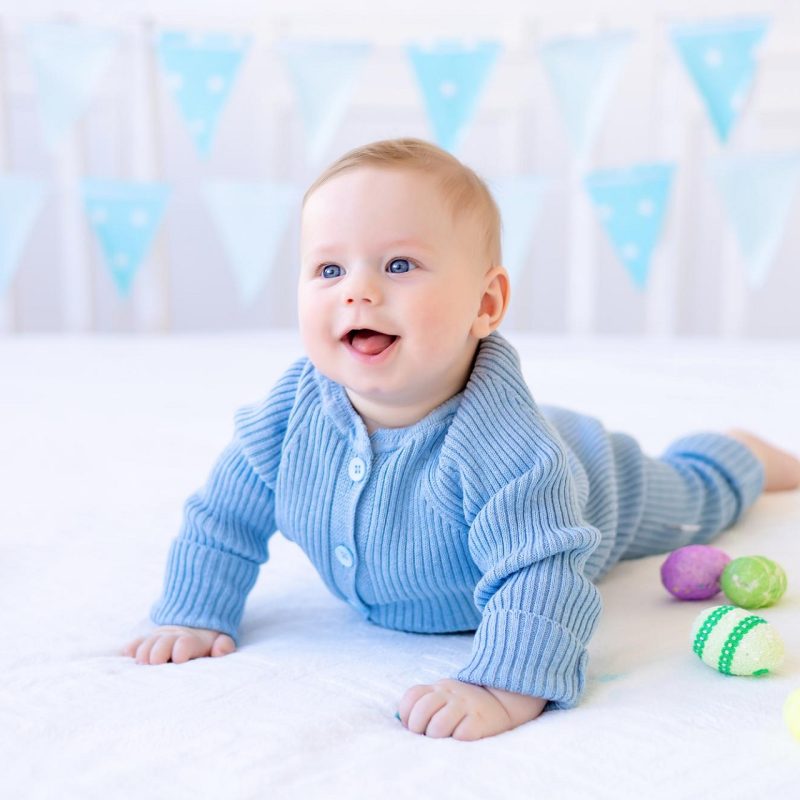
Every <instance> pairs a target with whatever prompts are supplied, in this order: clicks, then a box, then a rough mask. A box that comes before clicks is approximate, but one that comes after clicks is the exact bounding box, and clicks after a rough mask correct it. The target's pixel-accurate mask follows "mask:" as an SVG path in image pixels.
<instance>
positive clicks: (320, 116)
mask: <svg viewBox="0 0 800 800" xmlns="http://www.w3.org/2000/svg"><path fill="white" fill-rule="evenodd" d="M276 49H277V51H278V53H279V54H280V55H281V56H282V58H283V60H284V63H285V65H286V69H287V70H288V72H289V75H290V77H291V80H292V83H293V84H294V89H295V92H296V93H297V98H298V101H299V103H300V112H301V114H302V117H303V122H304V123H305V134H306V143H307V153H308V161H309V163H310V164H316V163H318V162H319V161H320V159H321V158H322V157H323V155H324V154H325V151H326V149H327V148H328V145H329V144H330V142H331V140H332V139H333V136H334V134H335V133H336V131H337V130H338V128H339V125H340V124H341V121H342V118H343V117H344V114H345V111H346V110H347V106H348V105H349V103H350V98H351V97H352V95H353V92H354V91H355V88H356V84H357V80H358V78H359V76H360V72H361V69H362V67H363V65H364V62H365V61H366V58H367V56H368V55H369V53H370V51H371V50H372V46H371V45H370V44H369V43H367V42H353V43H347V42H325V41H283V42H279V43H278V44H277V45H276Z"/></svg>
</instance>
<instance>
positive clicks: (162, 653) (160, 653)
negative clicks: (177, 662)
mask: <svg viewBox="0 0 800 800" xmlns="http://www.w3.org/2000/svg"><path fill="white" fill-rule="evenodd" d="M176 638H177V637H176V636H159V637H158V639H156V641H155V643H154V644H153V647H152V649H151V650H150V663H151V664H166V663H167V661H169V660H170V658H172V646H173V644H174V643H175V639H176Z"/></svg>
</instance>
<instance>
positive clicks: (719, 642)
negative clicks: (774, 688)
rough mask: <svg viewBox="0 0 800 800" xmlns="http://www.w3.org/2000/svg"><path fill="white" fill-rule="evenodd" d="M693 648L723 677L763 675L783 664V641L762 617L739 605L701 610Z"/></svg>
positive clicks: (693, 634) (696, 625)
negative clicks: (737, 606) (738, 606)
mask: <svg viewBox="0 0 800 800" xmlns="http://www.w3.org/2000/svg"><path fill="white" fill-rule="evenodd" d="M692 649H693V650H694V652H695V653H697V655H698V656H699V657H700V658H701V659H702V660H703V661H704V662H705V663H706V664H708V666H709V667H713V668H714V669H716V670H718V671H719V672H721V673H723V674H724V675H764V674H766V673H767V672H769V671H770V670H774V669H775V668H776V667H778V666H780V664H781V663H782V662H783V650H784V648H783V640H782V639H781V637H780V635H779V634H778V632H777V631H776V630H775V628H773V627H772V625H770V624H769V623H768V622H767V621H766V620H765V619H764V618H763V617H759V616H756V615H755V614H749V613H748V612H747V611H744V610H742V609H741V608H736V606H712V607H711V608H707V609H706V610H705V611H701V612H700V614H699V615H698V617H697V619H696V620H695V621H694V627H693V628H692Z"/></svg>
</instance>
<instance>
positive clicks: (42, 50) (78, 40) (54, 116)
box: [25, 22, 120, 151]
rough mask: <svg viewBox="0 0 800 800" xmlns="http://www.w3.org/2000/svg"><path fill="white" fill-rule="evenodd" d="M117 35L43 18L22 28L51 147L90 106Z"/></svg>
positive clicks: (41, 113)
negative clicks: (48, 20) (42, 20)
mask: <svg viewBox="0 0 800 800" xmlns="http://www.w3.org/2000/svg"><path fill="white" fill-rule="evenodd" d="M119 39H120V37H119V34H117V33H116V32H114V31H111V30H105V29H101V28H95V27H91V26H89V25H82V24H81V25H78V24H74V23H66V22H44V23H38V24H33V25H29V26H28V27H27V28H26V31H25V44H26V46H27V51H28V56H29V58H30V61H31V65H32V67H33V74H34V77H35V80H36V86H37V94H38V101H39V115H40V119H41V124H42V132H43V136H44V142H45V145H46V147H47V148H48V149H49V150H51V151H52V150H55V149H57V148H58V147H59V146H60V145H61V143H62V142H63V140H64V139H65V137H66V136H67V134H68V133H69V132H70V131H71V129H72V127H73V126H74V125H75V123H76V122H77V121H78V119H79V118H80V117H81V115H82V114H83V113H84V111H85V110H86V109H87V107H88V106H89V103H90V102H91V100H92V97H93V95H94V93H95V92H96V90H97V87H98V84H99V83H100V80H101V78H102V77H103V73H104V72H105V71H106V70H107V69H108V67H109V65H110V64H111V60H112V58H113V57H114V55H115V52H116V50H117V47H118V45H119Z"/></svg>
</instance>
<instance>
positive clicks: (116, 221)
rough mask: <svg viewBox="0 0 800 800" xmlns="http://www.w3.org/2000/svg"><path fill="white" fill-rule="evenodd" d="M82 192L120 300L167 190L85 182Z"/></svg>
mask: <svg viewBox="0 0 800 800" xmlns="http://www.w3.org/2000/svg"><path fill="white" fill-rule="evenodd" d="M82 192H83V202H84V205H85V207H86V213H87V215H88V217H89V223H90V225H91V227H92V229H93V230H94V232H95V234H96V235H97V239H98V241H99V242H100V246H101V249H102V252H103V256H104V258H105V262H106V266H107V267H108V271H109V273H110V275H111V278H112V280H113V281H114V284H115V285H116V287H117V291H118V292H119V294H120V296H121V297H127V296H128V295H129V294H130V290H131V285H132V283H133V279H134V278H135V277H136V273H137V272H138V271H139V267H140V266H141V264H142V261H143V260H144V258H145V256H146V255H147V252H148V250H149V248H150V244H151V242H152V240H153V237H154V236H155V233H156V230H157V228H158V226H159V224H160V222H161V217H162V216H163V214H164V208H165V207H166V203H167V197H168V195H169V189H168V187H167V186H166V185H164V184H161V183H134V182H126V181H108V180H98V179H93V178H87V179H85V180H84V181H83V182H82Z"/></svg>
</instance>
